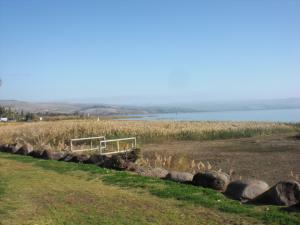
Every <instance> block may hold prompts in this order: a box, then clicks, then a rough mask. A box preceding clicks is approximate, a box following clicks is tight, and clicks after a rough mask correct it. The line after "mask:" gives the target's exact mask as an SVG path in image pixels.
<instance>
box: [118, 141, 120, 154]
mask: <svg viewBox="0 0 300 225" xmlns="http://www.w3.org/2000/svg"><path fill="white" fill-rule="evenodd" d="M117 148H118V152H119V151H120V143H119V141H117Z"/></svg>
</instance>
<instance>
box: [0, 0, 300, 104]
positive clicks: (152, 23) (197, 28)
mask: <svg viewBox="0 0 300 225" xmlns="http://www.w3.org/2000/svg"><path fill="white" fill-rule="evenodd" d="M299 8H300V1H293V0H290V1H271V0H267V1H248V2H245V1H243V2H242V1H235V0H232V1H226V2H224V1H213V2H200V1H150V2H146V1H126V2H124V1H117V0H114V1H109V2H102V1H93V0H89V1H75V2H74V1H69V0H65V1H56V0H52V1H37V0H30V1H17V0H11V1H6V0H0V31H1V35H0V78H1V79H2V86H1V87H0V99H16V100H23V101H34V102H57V101H60V102H62V101H73V102H96V103H108V104H127V105H128V104H166V103H168V104H169V103H172V102H174V103H179V102H180V103H182V102H183V103H190V102H214V101H248V100H252V99H256V100H259V99H283V98H300V89H299V83H300V65H299V62H300V42H299V40H300V30H299V27H300V14H299Z"/></svg>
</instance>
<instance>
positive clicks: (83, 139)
mask: <svg viewBox="0 0 300 225" xmlns="http://www.w3.org/2000/svg"><path fill="white" fill-rule="evenodd" d="M89 140H90V148H85V149H74V143H75V142H82V141H89ZM93 140H99V145H96V146H93ZM101 140H105V137H104V136H100V137H89V138H74V139H71V141H70V146H71V152H83V151H93V150H100V146H101V143H100V142H101Z"/></svg>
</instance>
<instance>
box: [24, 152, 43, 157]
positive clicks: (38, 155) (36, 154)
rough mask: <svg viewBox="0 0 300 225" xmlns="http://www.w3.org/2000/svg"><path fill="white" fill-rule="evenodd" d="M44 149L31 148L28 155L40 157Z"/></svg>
mask: <svg viewBox="0 0 300 225" xmlns="http://www.w3.org/2000/svg"><path fill="white" fill-rule="evenodd" d="M43 153H44V151H43V150H33V151H32V152H30V153H29V154H28V155H30V156H32V157H34V158H42V156H43Z"/></svg>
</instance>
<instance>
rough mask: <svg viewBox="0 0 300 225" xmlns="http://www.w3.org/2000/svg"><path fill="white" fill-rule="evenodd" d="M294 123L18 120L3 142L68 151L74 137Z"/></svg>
mask: <svg viewBox="0 0 300 225" xmlns="http://www.w3.org/2000/svg"><path fill="white" fill-rule="evenodd" d="M293 129H294V126H293V125H289V124H284V123H271V122H178V121H177V122H175V121H126V120H100V121H97V120H71V121H70V120H68V121H54V122H51V121H49V122H46V121H44V122H33V123H19V124H18V123H15V124H7V125H4V126H0V143H1V144H5V143H15V142H17V141H18V140H22V141H24V142H27V143H30V144H32V145H33V146H36V147H38V146H44V145H48V147H50V148H55V149H56V150H66V149H67V148H68V147H69V140H70V139H71V138H80V137H91V136H102V135H103V136H106V137H107V138H116V137H127V136H136V137H137V138H138V140H139V142H149V141H153V142H157V141H165V140H214V139H226V138H238V137H250V136H254V135H264V134H270V133H274V132H282V131H290V130H293Z"/></svg>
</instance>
